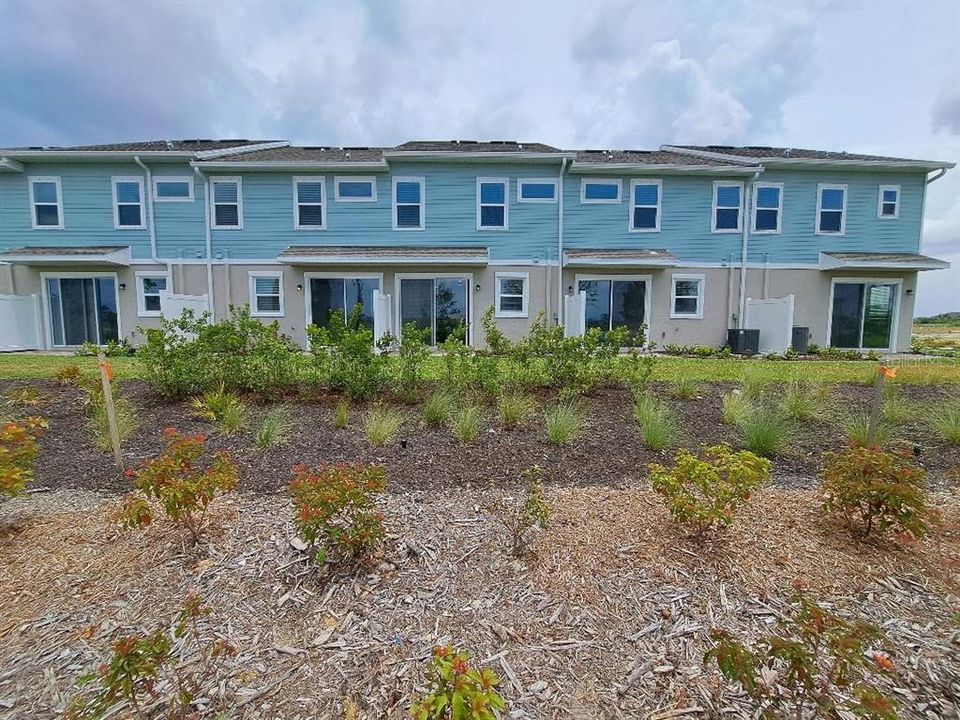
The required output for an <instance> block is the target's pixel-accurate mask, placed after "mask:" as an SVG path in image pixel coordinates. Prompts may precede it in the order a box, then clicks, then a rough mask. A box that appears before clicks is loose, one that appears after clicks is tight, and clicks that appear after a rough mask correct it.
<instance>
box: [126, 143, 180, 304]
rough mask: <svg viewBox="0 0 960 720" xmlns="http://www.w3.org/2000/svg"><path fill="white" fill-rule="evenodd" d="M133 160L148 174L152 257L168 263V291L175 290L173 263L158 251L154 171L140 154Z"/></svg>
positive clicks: (162, 262)
mask: <svg viewBox="0 0 960 720" xmlns="http://www.w3.org/2000/svg"><path fill="white" fill-rule="evenodd" d="M133 161H134V162H135V163H136V164H137V165H139V166H140V167H141V168H143V172H144V174H145V175H146V176H147V187H146V190H145V192H146V194H147V230H148V231H149V233H150V259H151V260H152V261H153V262H155V263H156V264H157V265H166V266H167V282H169V283H170V285H171V287H170V288H168V290H167V292H171V293H172V292H173V287H172V285H173V264H172V263H171V262H170V261H167V262H166V263H164V261H163V260H161V259H160V255H159V253H158V251H157V224H156V219H155V217H154V214H153V172H152V171H151V170H150V168H149V167H147V165H146V164H145V163H144V162H143V161H142V160H141V159H140V156H139V155H134V157H133Z"/></svg>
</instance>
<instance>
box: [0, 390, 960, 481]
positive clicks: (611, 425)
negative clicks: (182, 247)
mask: <svg viewBox="0 0 960 720" xmlns="http://www.w3.org/2000/svg"><path fill="white" fill-rule="evenodd" d="M25 385H31V386H33V387H36V388H38V389H40V390H41V391H42V392H43V393H44V395H46V396H47V399H48V402H46V403H45V404H44V405H43V406H42V407H40V408H37V410H36V412H37V413H38V414H42V415H44V416H45V417H47V418H48V419H49V421H50V429H49V432H48V433H47V435H46V436H45V437H44V439H43V441H42V446H41V453H40V456H39V458H38V460H37V465H36V481H35V482H34V483H33V484H32V487H33V488H35V489H36V488H42V487H46V488H83V489H98V490H109V491H123V490H126V489H128V488H129V486H130V485H129V480H128V479H127V478H125V477H123V475H122V472H121V471H120V470H119V469H117V468H116V466H115V465H114V464H113V461H112V458H111V457H110V455H109V454H104V453H101V452H100V451H98V450H97V449H96V447H95V446H94V444H93V440H92V433H91V430H90V427H89V424H88V420H87V418H86V416H85V414H84V411H83V407H82V394H81V393H80V391H78V390H76V389H74V388H71V387H60V386H58V385H56V384H55V383H53V382H41V381H34V382H29V383H26V382H21V381H16V382H15V381H5V382H0V395H6V393H7V392H8V391H9V390H11V389H13V388H17V387H23V386H25ZM732 387H733V385H732V384H729V383H714V384H705V385H703V386H701V394H700V396H699V397H698V398H697V399H694V400H687V401H681V400H676V399H673V398H671V397H670V395H669V386H666V385H661V384H654V386H653V392H655V393H657V394H658V395H660V396H662V397H664V398H666V399H667V400H668V402H670V404H671V405H672V406H673V407H674V408H675V409H676V411H677V413H678V416H679V418H680V426H681V433H682V437H683V442H682V445H683V446H686V447H699V446H704V445H713V444H716V443H718V442H729V443H731V444H732V445H734V446H738V445H740V444H741V441H740V437H739V433H738V431H737V430H736V429H735V428H732V427H730V426H728V425H725V424H723V422H722V418H721V398H722V395H723V394H724V393H726V392H729V391H730V390H731V389H732ZM122 392H123V394H124V395H125V397H126V398H128V399H129V400H130V401H131V402H132V403H133V404H134V406H135V407H136V410H137V416H138V421H139V424H138V427H137V429H136V430H135V431H134V433H133V434H132V435H131V437H130V438H128V439H127V441H126V442H125V443H124V457H125V461H126V463H127V464H129V465H136V464H137V463H139V462H140V461H142V460H143V459H144V458H147V457H150V456H152V455H155V454H156V453H157V452H159V450H160V449H161V448H162V446H163V440H162V430H163V428H165V427H168V426H170V427H175V428H177V429H178V430H180V431H181V432H185V433H204V434H207V435H209V437H210V440H209V442H208V446H209V447H210V448H211V449H212V450H221V449H222V450H228V451H229V452H230V453H231V454H232V455H233V457H234V459H235V460H236V461H237V463H238V465H239V466H240V486H239V489H242V490H250V491H264V492H272V491H275V490H277V489H280V488H282V487H284V486H285V485H286V483H287V482H288V481H289V479H290V469H291V468H292V467H293V466H294V465H297V464H306V465H314V464H318V463H321V462H356V461H361V462H380V463H383V464H385V465H386V466H387V468H388V472H389V477H390V485H391V487H393V488H395V489H397V490H424V491H431V490H437V489H440V488H450V487H456V486H471V485H472V486H478V485H480V486H482V485H485V484H487V483H492V484H497V485H501V484H504V483H510V482H514V481H515V480H516V479H517V477H518V476H519V473H520V471H521V470H523V469H525V468H528V467H530V466H531V465H534V464H538V465H540V466H541V467H542V468H543V469H544V477H545V480H546V481H547V482H550V483H553V484H561V485H595V484H602V485H608V486H618V485H632V484H635V483H636V482H637V481H640V480H642V479H643V478H645V477H646V474H647V470H646V466H647V464H648V463H651V462H662V461H664V460H665V459H666V458H667V455H668V454H663V453H657V452H652V451H650V450H648V449H646V448H645V447H644V446H643V442H642V440H641V437H640V434H639V432H638V430H637V426H636V423H635V422H634V420H633V416H632V407H631V397H630V394H629V392H628V391H627V390H625V389H621V388H607V389H604V390H602V391H600V392H598V393H597V394H596V395H595V396H593V397H590V398H588V399H586V400H585V401H584V402H583V406H584V408H585V409H586V412H587V417H588V420H587V429H586V431H585V432H584V433H583V435H582V436H581V437H580V438H578V439H577V440H575V441H574V442H573V443H572V444H571V445H568V446H565V447H556V446H554V445H551V444H549V442H548V441H547V439H546V436H545V434H544V430H543V417H542V413H539V412H538V413H537V414H535V415H534V417H533V418H532V419H531V420H530V421H528V423H527V424H526V426H525V427H523V428H518V429H515V430H501V429H499V428H497V427H496V425H495V408H490V409H489V412H488V429H486V430H485V431H484V432H482V433H481V435H480V437H479V438H478V439H477V441H476V442H475V443H472V444H469V445H464V444H463V443H461V442H460V441H459V440H457V439H456V438H455V437H454V436H453V435H452V434H451V432H450V431H449V430H448V429H446V428H442V429H429V428H425V427H424V425H423V423H422V421H421V420H420V407H419V406H417V405H413V406H400V409H401V411H402V412H403V413H404V414H405V416H406V422H405V424H404V427H403V429H402V430H401V432H400V434H399V435H398V437H397V439H396V440H395V441H393V442H391V443H390V444H389V445H387V446H385V447H380V448H377V447H373V446H371V445H370V443H369V442H368V441H367V439H366V435H365V433H364V430H363V417H364V415H365V413H366V406H364V405H356V406H355V407H354V408H353V409H352V411H351V419H350V426H349V427H348V428H347V429H345V430H335V429H334V428H333V426H332V423H331V417H332V412H333V406H334V404H335V399H334V398H323V399H319V400H313V401H311V400H303V399H291V400H288V401H287V402H286V403H285V407H286V410H287V414H288V417H289V418H290V421H291V423H290V425H291V427H290V430H289V434H288V438H287V441H286V442H285V443H284V444H283V445H280V446H277V447H272V448H269V449H267V450H262V451H261V450H258V449H256V448H255V447H254V436H255V431H256V427H257V425H258V424H259V420H260V418H261V417H262V416H263V415H264V413H266V412H267V410H268V407H267V406H256V405H252V406H251V408H250V413H249V418H248V423H247V428H246V429H245V431H243V432H241V433H238V434H237V435H234V436H230V437H227V436H223V435H222V434H220V432H219V431H218V430H217V428H216V426H215V425H212V424H211V423H208V422H206V421H203V420H200V419H198V418H196V417H195V416H193V414H192V413H191V410H190V407H189V403H188V402H177V401H167V400H163V399H161V398H158V397H157V396H156V395H155V394H154V393H153V392H152V391H151V390H150V389H149V387H147V386H146V384H144V383H142V382H139V381H127V382H125V383H123V386H122ZM871 393H872V389H871V388H869V387H864V386H860V385H838V386H835V387H834V389H833V396H832V398H831V400H830V401H829V402H828V403H827V406H826V410H827V412H826V417H824V418H821V419H818V420H816V421H814V422H812V423H809V424H807V425H805V426H803V427H801V428H799V429H798V430H796V431H795V432H793V433H792V434H791V436H790V441H789V443H788V444H787V446H786V447H785V449H784V450H783V451H782V452H781V453H780V454H779V455H778V456H777V457H776V458H774V463H773V479H774V482H775V483H777V484H779V485H783V486H794V487H796V486H811V485H814V484H815V483H816V476H817V470H818V464H819V458H820V455H821V453H822V452H823V451H825V450H832V449H837V448H840V447H842V445H843V443H844V433H843V430H842V427H841V424H840V421H839V419H838V418H839V417H840V416H841V415H842V414H843V413H844V412H850V411H854V410H856V409H857V408H862V409H864V410H865V409H866V408H867V406H868V403H869V399H870V396H871ZM900 396H901V398H903V399H905V400H907V401H909V402H911V403H916V404H918V405H921V406H923V407H927V408H929V407H933V406H934V405H935V404H936V403H938V402H942V401H944V400H946V399H947V398H948V397H950V395H949V392H948V391H947V390H945V389H943V388H938V387H924V386H903V387H902V388H901V389H900ZM541 399H542V398H541ZM545 402H546V403H549V402H550V400H549V399H548V400H546V401H545ZM541 404H544V403H543V402H542V403H541ZM895 437H896V440H895V443H896V444H899V445H900V446H903V447H905V448H908V449H909V448H912V447H913V446H914V445H918V446H919V447H920V448H921V456H920V460H921V462H923V464H924V465H925V466H926V467H927V469H928V472H929V479H930V484H931V487H933V488H937V489H945V488H946V487H952V486H954V485H955V484H956V473H957V468H960V447H957V446H950V445H946V444H944V443H941V442H939V441H938V440H937V439H936V437H935V435H934V434H933V433H932V431H931V430H930V429H929V427H928V426H927V425H926V418H925V416H924V414H923V413H921V414H920V415H919V417H917V418H916V419H914V420H911V421H910V422H908V423H904V424H903V425H902V426H900V427H898V428H896V431H895Z"/></svg>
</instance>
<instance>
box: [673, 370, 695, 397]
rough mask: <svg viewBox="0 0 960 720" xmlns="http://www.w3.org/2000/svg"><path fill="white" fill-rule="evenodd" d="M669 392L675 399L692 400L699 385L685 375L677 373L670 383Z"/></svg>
mask: <svg viewBox="0 0 960 720" xmlns="http://www.w3.org/2000/svg"><path fill="white" fill-rule="evenodd" d="M670 393H671V394H672V395H673V396H674V397H675V398H677V400H693V399H694V398H695V397H696V396H697V395H698V394H699V393H700V386H699V385H698V384H697V383H695V382H694V381H693V380H691V379H690V378H689V377H687V376H686V375H682V374H681V375H678V376H677V377H676V378H674V380H673V382H672V383H670Z"/></svg>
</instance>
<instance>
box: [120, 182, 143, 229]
mask: <svg viewBox="0 0 960 720" xmlns="http://www.w3.org/2000/svg"><path fill="white" fill-rule="evenodd" d="M113 226H114V227H115V228H116V229H117V230H136V229H141V228H143V227H145V225H144V218H143V178H139V177H115V178H113Z"/></svg>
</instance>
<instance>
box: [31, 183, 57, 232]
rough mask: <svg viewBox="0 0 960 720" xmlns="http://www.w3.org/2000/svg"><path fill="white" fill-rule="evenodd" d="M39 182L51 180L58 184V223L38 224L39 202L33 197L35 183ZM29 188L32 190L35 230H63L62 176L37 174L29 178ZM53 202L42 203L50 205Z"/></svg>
mask: <svg viewBox="0 0 960 720" xmlns="http://www.w3.org/2000/svg"><path fill="white" fill-rule="evenodd" d="M38 182H51V183H53V184H54V185H56V186H57V220H58V221H59V222H58V223H57V224H56V225H38V224H37V202H36V200H34V197H33V184H34V183H38ZM27 188H28V189H29V191H30V224H31V225H32V226H33V229H34V230H63V193H62V191H61V187H60V177H59V176H57V175H36V176H33V177H28V178H27ZM50 204H51V203H40V205H50Z"/></svg>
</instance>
